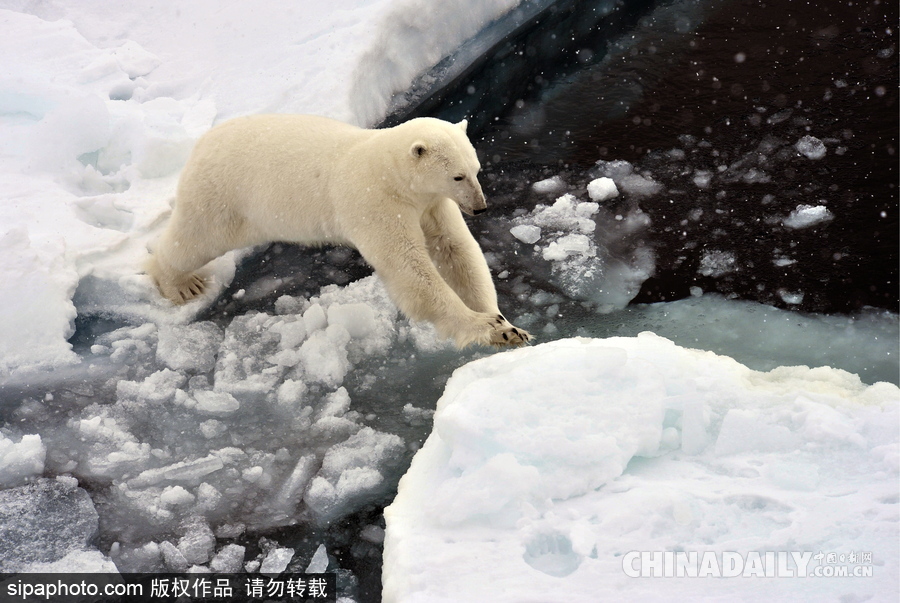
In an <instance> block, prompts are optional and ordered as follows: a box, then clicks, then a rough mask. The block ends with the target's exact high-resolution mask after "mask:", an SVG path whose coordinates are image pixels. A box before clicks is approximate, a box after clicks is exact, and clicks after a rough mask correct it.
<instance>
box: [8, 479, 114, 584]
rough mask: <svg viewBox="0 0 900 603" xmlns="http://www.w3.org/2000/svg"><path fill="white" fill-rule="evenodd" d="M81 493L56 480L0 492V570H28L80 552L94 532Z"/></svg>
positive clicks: (89, 505)
mask: <svg viewBox="0 0 900 603" xmlns="http://www.w3.org/2000/svg"><path fill="white" fill-rule="evenodd" d="M97 526H98V515H97V511H96V510H95V509H94V504H93V502H92V501H91V498H90V496H88V494H87V492H85V491H84V490H82V489H81V488H78V487H74V486H72V485H71V484H66V483H62V482H59V481H57V480H49V479H39V480H38V481H36V482H35V483H32V484H29V485H27V486H21V487H18V488H10V489H8V490H0V534H2V537H0V572H15V571H28V570H27V569H26V568H27V566H28V565H29V564H32V563H38V562H40V563H46V562H53V561H57V560H59V559H61V558H63V557H64V556H65V555H67V554H68V553H71V552H73V551H83V550H85V549H87V548H88V545H89V543H90V542H91V541H92V540H93V538H94V536H96V534H97Z"/></svg>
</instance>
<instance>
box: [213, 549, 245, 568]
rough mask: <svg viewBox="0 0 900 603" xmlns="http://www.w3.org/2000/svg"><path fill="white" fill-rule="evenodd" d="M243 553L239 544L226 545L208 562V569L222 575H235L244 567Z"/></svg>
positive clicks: (243, 550)
mask: <svg viewBox="0 0 900 603" xmlns="http://www.w3.org/2000/svg"><path fill="white" fill-rule="evenodd" d="M245 552H246V549H245V548H244V547H242V546H241V545H239V544H227V545H225V546H224V547H222V550H220V551H219V552H218V553H216V556H215V557H213V558H212V561H210V562H209V569H211V570H212V571H214V572H217V573H222V574H237V573H239V572H240V571H241V568H242V567H243V565H244V554H245Z"/></svg>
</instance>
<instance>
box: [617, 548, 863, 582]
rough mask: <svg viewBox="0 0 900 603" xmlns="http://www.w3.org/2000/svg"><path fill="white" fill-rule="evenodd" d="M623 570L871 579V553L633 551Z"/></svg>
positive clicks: (645, 574)
mask: <svg viewBox="0 0 900 603" xmlns="http://www.w3.org/2000/svg"><path fill="white" fill-rule="evenodd" d="M622 571H624V572H625V575H626V576H629V577H631V578H736V577H743V578H752V577H759V578H810V577H813V578H870V577H871V576H872V553H871V552H856V551H852V552H849V553H834V552H831V553H824V552H821V551H820V552H818V553H813V552H810V551H764V552H760V551H750V552H748V553H737V552H732V551H723V552H715V551H705V552H702V553H700V552H697V551H631V552H629V553H626V554H625V555H623V557H622Z"/></svg>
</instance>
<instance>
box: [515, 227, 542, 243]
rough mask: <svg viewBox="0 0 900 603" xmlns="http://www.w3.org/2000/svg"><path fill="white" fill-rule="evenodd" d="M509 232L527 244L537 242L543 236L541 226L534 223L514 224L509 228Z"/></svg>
mask: <svg viewBox="0 0 900 603" xmlns="http://www.w3.org/2000/svg"><path fill="white" fill-rule="evenodd" d="M509 232H510V234H511V235H512V236H514V237H516V238H517V239H519V240H520V241H522V242H523V243H525V244H527V245H531V244H533V243H537V242H538V240H539V239H540V238H541V229H540V227H539V226H534V225H532V224H519V225H518V226H513V227H512V228H510V229H509Z"/></svg>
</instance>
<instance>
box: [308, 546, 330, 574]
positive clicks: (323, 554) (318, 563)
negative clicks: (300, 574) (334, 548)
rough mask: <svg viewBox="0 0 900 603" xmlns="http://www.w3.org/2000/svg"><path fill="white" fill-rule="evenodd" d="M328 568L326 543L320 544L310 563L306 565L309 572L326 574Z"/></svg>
mask: <svg viewBox="0 0 900 603" xmlns="http://www.w3.org/2000/svg"><path fill="white" fill-rule="evenodd" d="M327 569H328V550H327V549H326V548H325V545H324V544H320V545H319V548H317V549H316V552H315V554H313V557H312V559H311V560H310V562H309V565H307V566H306V573H307V574H324V573H325V570H327Z"/></svg>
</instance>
